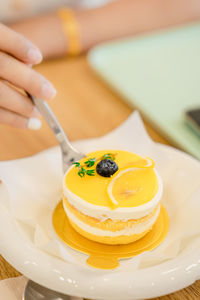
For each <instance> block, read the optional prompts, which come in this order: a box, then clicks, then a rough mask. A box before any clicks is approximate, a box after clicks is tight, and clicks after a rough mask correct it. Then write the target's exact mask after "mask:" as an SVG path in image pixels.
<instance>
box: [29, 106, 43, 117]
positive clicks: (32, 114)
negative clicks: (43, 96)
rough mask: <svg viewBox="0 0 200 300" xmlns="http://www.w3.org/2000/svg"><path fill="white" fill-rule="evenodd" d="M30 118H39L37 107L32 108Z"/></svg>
mask: <svg viewBox="0 0 200 300" xmlns="http://www.w3.org/2000/svg"><path fill="white" fill-rule="evenodd" d="M31 116H32V117H40V116H41V114H40V112H39V110H38V109H37V107H34V108H33V111H32V113H31Z"/></svg>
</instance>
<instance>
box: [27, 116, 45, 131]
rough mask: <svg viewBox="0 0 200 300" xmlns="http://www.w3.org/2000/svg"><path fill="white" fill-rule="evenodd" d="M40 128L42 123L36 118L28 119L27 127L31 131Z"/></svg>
mask: <svg viewBox="0 0 200 300" xmlns="http://www.w3.org/2000/svg"><path fill="white" fill-rule="evenodd" d="M41 126H42V122H41V121H40V119H37V118H30V119H28V123H27V127H28V128H29V129H32V130H38V129H40V128H41Z"/></svg>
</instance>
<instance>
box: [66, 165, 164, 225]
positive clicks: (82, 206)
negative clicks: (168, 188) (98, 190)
mask: <svg viewBox="0 0 200 300" xmlns="http://www.w3.org/2000/svg"><path fill="white" fill-rule="evenodd" d="M73 167H74V166H72V167H71V168H73ZM71 168H70V169H71ZM70 169H69V170H68V171H67V172H66V174H65V176H64V180H63V193H64V196H65V197H66V198H67V200H68V202H69V203H70V204H71V205H72V206H74V207H75V208H76V209H77V210H79V211H80V212H82V213H83V214H84V215H87V216H90V217H93V218H96V219H98V220H100V221H105V220H106V219H109V218H110V219H112V220H123V221H127V220H132V219H140V218H142V217H145V216H147V215H148V214H150V213H151V212H152V211H153V210H154V208H155V207H156V206H157V205H158V203H159V201H160V199H161V197H162V193H163V184H162V180H161V178H160V176H159V174H158V172H157V171H156V170H155V169H154V171H155V173H156V176H157V179H158V185H159V188H158V192H157V193H156V195H155V196H154V198H153V199H152V200H151V201H149V202H147V203H145V204H143V205H140V206H136V207H120V208H116V209H111V208H109V207H106V206H100V205H94V204H91V203H89V202H87V201H85V200H84V199H82V198H80V197H79V196H77V195H76V194H74V193H72V192H71V191H70V190H69V189H68V188H67V187H66V184H65V177H66V175H67V173H68V172H69V171H70Z"/></svg>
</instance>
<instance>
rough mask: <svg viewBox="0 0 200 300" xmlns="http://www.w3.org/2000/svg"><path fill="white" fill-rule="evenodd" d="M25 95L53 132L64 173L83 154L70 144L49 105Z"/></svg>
mask: <svg viewBox="0 0 200 300" xmlns="http://www.w3.org/2000/svg"><path fill="white" fill-rule="evenodd" d="M27 95H28V96H29V97H30V98H31V100H32V101H33V103H34V104H35V106H36V107H37V109H38V111H39V112H40V114H41V115H42V117H43V118H44V119H45V121H46V122H47V123H48V125H49V127H50V128H51V129H52V131H53V133H54V134H55V137H56V139H57V141H58V143H59V145H60V149H61V152H62V163H63V171H64V173H65V172H66V170H67V169H68V168H69V166H70V165H71V164H72V163H73V162H75V161H78V160H80V159H81V158H83V157H84V156H85V155H84V154H82V153H80V152H79V151H78V150H76V149H75V148H74V147H73V146H72V145H71V143H70V142H69V140H68V138H67V136H66V134H65V132H64V130H63V128H62V126H61V125H60V124H59V122H58V120H57V119H56V117H55V115H54V114H53V112H52V110H51V109H50V107H49V105H48V104H47V103H46V102H45V101H43V100H40V99H37V98H35V97H33V96H31V95H30V94H28V93H27Z"/></svg>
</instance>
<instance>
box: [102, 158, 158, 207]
mask: <svg viewBox="0 0 200 300" xmlns="http://www.w3.org/2000/svg"><path fill="white" fill-rule="evenodd" d="M154 166H155V163H154V161H153V160H152V159H150V158H145V159H140V160H137V161H135V162H133V163H130V164H129V165H128V166H125V167H124V168H121V169H120V170H119V171H117V172H116V173H115V174H114V175H113V176H112V178H111V181H110V182H109V183H108V186H107V190H106V193H107V196H108V198H109V200H110V203H111V208H116V207H117V206H119V203H118V201H117V200H116V197H115V195H114V192H113V187H114V185H115V183H116V180H120V178H121V183H122V184H121V195H120V196H121V197H123V198H124V199H126V198H129V197H131V196H133V195H134V194H136V193H138V192H140V191H141V187H137V186H136V187H134V188H131V189H130V188H128V187H127V188H126V186H129V185H127V180H128V182H131V180H132V177H133V176H132V173H131V172H135V171H136V170H137V169H149V168H154ZM127 172H130V174H129V175H128V176H129V177H128V178H126V181H125V182H123V175H124V174H125V173H127ZM118 184H120V183H119V182H118Z"/></svg>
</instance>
